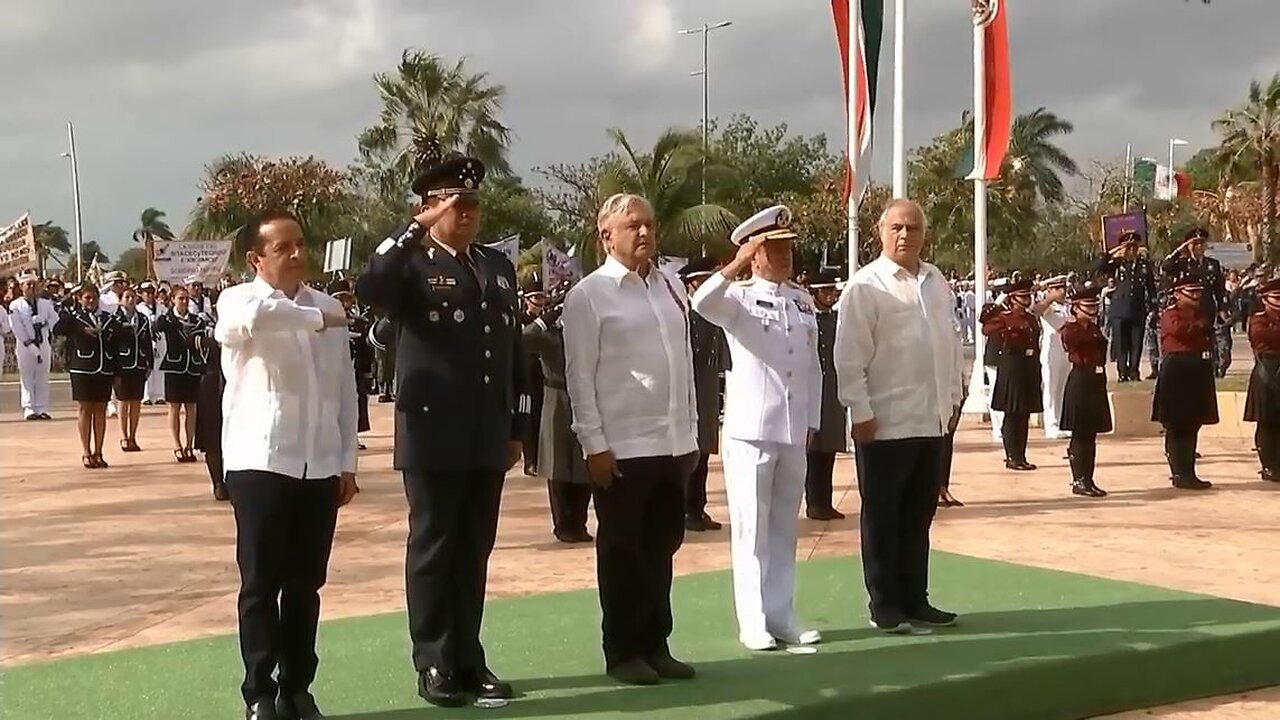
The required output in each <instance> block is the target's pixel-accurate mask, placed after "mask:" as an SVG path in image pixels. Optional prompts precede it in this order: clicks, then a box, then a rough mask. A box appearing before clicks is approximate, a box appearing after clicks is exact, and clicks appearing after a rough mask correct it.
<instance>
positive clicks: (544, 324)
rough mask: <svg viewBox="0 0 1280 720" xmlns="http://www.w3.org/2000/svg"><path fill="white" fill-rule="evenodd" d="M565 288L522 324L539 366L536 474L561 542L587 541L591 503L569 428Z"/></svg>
mask: <svg viewBox="0 0 1280 720" xmlns="http://www.w3.org/2000/svg"><path fill="white" fill-rule="evenodd" d="M539 287H541V286H539ZM567 293H568V288H567V287H566V288H564V289H562V290H561V291H559V292H557V293H556V294H555V295H554V296H549V297H546V296H544V298H543V299H542V301H540V304H539V308H538V315H537V317H535V318H533V319H532V320H531V321H530V322H528V323H527V324H526V325H525V326H524V350H525V352H527V353H529V354H531V355H532V356H534V358H535V359H536V360H537V361H538V363H539V364H540V365H541V367H540V369H539V377H540V378H542V384H543V391H542V418H541V420H542V422H541V423H539V424H538V438H537V443H538V473H539V474H541V475H543V476H545V477H546V478H547V494H548V495H549V497H550V500H551V523H552V532H553V533H554V534H555V537H556V539H557V540H559V541H560V542H562V543H569V544H576V543H589V542H591V541H592V540H593V539H594V538H592V537H591V534H590V533H588V532H587V508H588V506H590V504H591V483H590V478H589V477H588V475H587V461H586V456H585V455H583V454H582V445H580V444H579V443H578V436H577V435H576V434H575V433H574V432H573V407H572V406H571V405H570V403H569V391H568V389H567V386H566V385H565V378H564V370H565V366H564V363H565V359H564V325H563V324H562V323H561V322H560V315H561V313H562V312H563V311H564V298H565V295H566V294H567Z"/></svg>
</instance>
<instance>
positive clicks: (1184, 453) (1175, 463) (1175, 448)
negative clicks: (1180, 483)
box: [1164, 425, 1200, 480]
mask: <svg viewBox="0 0 1280 720" xmlns="http://www.w3.org/2000/svg"><path fill="white" fill-rule="evenodd" d="M1199 440H1200V426H1199V425H1186V426H1182V425H1179V426H1170V425H1165V426H1164V454H1165V457H1166V458H1167V459H1168V460H1169V474H1170V475H1172V476H1174V477H1175V478H1185V479H1188V480H1190V479H1193V478H1195V477H1196V444H1197V443H1198V442H1199Z"/></svg>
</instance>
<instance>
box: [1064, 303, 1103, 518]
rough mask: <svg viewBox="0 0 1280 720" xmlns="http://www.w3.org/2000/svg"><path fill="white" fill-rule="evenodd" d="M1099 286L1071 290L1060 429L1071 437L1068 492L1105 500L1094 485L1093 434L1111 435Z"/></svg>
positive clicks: (1095, 452)
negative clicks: (1067, 362)
mask: <svg viewBox="0 0 1280 720" xmlns="http://www.w3.org/2000/svg"><path fill="white" fill-rule="evenodd" d="M1101 293H1102V286H1100V285H1096V284H1094V283H1085V284H1084V285H1081V286H1079V287H1077V288H1075V289H1074V290H1072V291H1071V294H1070V297H1069V300H1070V302H1071V319H1069V320H1068V321H1067V322H1066V324H1065V325H1063V326H1062V329H1061V330H1060V331H1059V334H1060V335H1061V337H1062V347H1063V348H1065V349H1066V351H1067V359H1068V360H1070V361H1071V372H1070V373H1069V374H1068V375H1067V386H1066V390H1065V391H1064V392H1063V396H1062V419H1061V421H1060V423H1059V427H1061V428H1062V429H1063V430H1067V431H1069V432H1070V433H1071V444H1070V445H1069V446H1068V448H1067V458H1068V459H1069V460H1070V461H1071V492H1072V494H1074V495H1084V496H1086V497H1106V495H1107V493H1106V491H1105V490H1103V489H1102V488H1100V487H1098V486H1097V484H1096V483H1094V481H1093V468H1094V465H1095V464H1096V462H1097V459H1098V435H1099V434H1100V433H1105V432H1111V426H1112V422H1111V405H1110V403H1108V401H1107V372H1106V365H1107V338H1106V336H1105V335H1103V334H1102V328H1100V327H1098V313H1099V311H1100V310H1101V301H1100V299H1099V295H1101Z"/></svg>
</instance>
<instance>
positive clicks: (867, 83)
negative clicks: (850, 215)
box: [831, 0, 884, 199]
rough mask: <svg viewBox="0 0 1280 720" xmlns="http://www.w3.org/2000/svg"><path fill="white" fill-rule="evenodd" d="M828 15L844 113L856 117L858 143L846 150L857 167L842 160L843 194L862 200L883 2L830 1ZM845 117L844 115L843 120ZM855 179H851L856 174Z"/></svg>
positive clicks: (867, 175) (868, 163)
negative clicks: (854, 26)
mask: <svg viewBox="0 0 1280 720" xmlns="http://www.w3.org/2000/svg"><path fill="white" fill-rule="evenodd" d="M851 1H853V2H858V8H859V15H858V24H859V25H860V27H859V28H858V30H857V32H856V33H853V35H854V37H856V38H857V45H856V49H855V50H854V53H856V60H857V63H856V68H855V74H856V75H857V78H856V80H857V82H856V83H855V84H854V88H855V92H854V94H853V95H852V96H851V95H850V94H849V84H850V83H849V51H850V48H851V47H855V46H854V45H853V44H852V43H851V42H850V35H851V33H850V32H849V25H850V21H849V18H850V12H849V10H850V5H849V4H850V2H851ZM831 14H832V15H833V16H834V17H835V21H836V42H837V44H838V45H839V46H840V73H841V76H842V77H843V78H844V101H845V110H846V112H847V113H848V114H849V115H852V116H854V117H856V118H857V124H856V125H855V127H856V128H857V141H856V142H850V143H849V144H848V147H850V148H852V149H855V152H856V157H855V160H856V163H855V165H854V167H856V168H857V171H856V173H854V172H851V168H850V165H849V158H848V157H846V158H845V180H844V195H845V198H848V197H849V195H850V193H852V192H853V191H854V189H855V185H856V190H857V192H856V197H857V198H858V199H862V194H863V193H864V192H866V189H867V184H868V183H867V179H868V178H870V177H871V121H872V118H873V117H874V115H875V107H876V79H877V77H878V76H879V73H880V36H881V32H882V31H883V29H884V0H831ZM847 118H848V115H846V119H847ZM855 174H856V176H857V177H851V176H852V175H855Z"/></svg>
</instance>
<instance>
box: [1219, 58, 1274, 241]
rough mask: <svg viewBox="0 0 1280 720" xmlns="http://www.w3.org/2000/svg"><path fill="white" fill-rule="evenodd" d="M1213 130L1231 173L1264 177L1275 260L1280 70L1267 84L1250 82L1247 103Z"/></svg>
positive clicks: (1268, 232) (1266, 214) (1267, 237)
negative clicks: (1219, 137)
mask: <svg viewBox="0 0 1280 720" xmlns="http://www.w3.org/2000/svg"><path fill="white" fill-rule="evenodd" d="M1213 129H1214V130H1217V131H1218V132H1219V133H1220V134H1221V135H1222V145H1221V146H1220V152H1221V155H1222V158H1223V164H1224V166H1225V167H1226V170H1227V173H1229V174H1231V175H1235V174H1236V173H1238V172H1242V171H1244V170H1245V169H1246V168H1250V167H1252V168H1257V174H1258V175H1259V176H1261V177H1262V188H1263V191H1262V201H1263V222H1264V224H1265V227H1266V234H1265V235H1264V236H1263V237H1264V240H1265V243H1266V245H1267V253H1268V255H1270V256H1271V257H1272V258H1273V259H1275V258H1276V257H1277V256H1278V255H1280V248H1278V247H1277V242H1276V233H1275V231H1276V194H1277V184H1280V73H1276V74H1275V75H1273V76H1272V77H1271V81H1270V82H1269V83H1267V85H1266V86H1265V87H1264V86H1263V84H1262V83H1261V82H1259V81H1257V80H1255V81H1253V82H1251V83H1249V96H1248V99H1247V100H1246V101H1245V103H1244V104H1243V105H1241V106H1239V107H1237V108H1235V109H1233V110H1228V111H1227V112H1226V113H1225V114H1224V115H1222V117H1220V118H1218V119H1217V120H1215V121H1214V122H1213Z"/></svg>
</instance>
